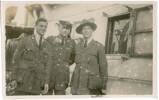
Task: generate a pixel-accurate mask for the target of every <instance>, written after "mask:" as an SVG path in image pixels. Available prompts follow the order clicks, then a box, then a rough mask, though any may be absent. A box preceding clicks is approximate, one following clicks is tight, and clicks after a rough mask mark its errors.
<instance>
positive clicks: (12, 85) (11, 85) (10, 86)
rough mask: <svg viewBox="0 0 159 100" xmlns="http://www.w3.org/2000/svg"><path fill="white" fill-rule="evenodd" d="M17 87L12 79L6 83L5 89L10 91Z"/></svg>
mask: <svg viewBox="0 0 159 100" xmlns="http://www.w3.org/2000/svg"><path fill="white" fill-rule="evenodd" d="M16 87H17V82H16V81H15V80H14V81H12V82H10V83H9V84H8V85H7V91H12V90H14V89H15V88H16Z"/></svg>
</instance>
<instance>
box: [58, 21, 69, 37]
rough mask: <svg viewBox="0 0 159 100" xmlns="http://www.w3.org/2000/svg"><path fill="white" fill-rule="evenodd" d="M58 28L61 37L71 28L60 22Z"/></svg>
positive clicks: (66, 34) (65, 35) (67, 33)
mask: <svg viewBox="0 0 159 100" xmlns="http://www.w3.org/2000/svg"><path fill="white" fill-rule="evenodd" d="M58 30H59V33H60V35H61V36H63V37H67V36H68V35H69V34H70V32H71V29H70V28H69V27H67V26H65V25H61V24H60V25H59V26H58Z"/></svg>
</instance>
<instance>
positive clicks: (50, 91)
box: [48, 89, 66, 95]
mask: <svg viewBox="0 0 159 100" xmlns="http://www.w3.org/2000/svg"><path fill="white" fill-rule="evenodd" d="M53 92H54V94H55V95H65V94H66V93H65V90H55V89H50V90H49V91H48V95H53Z"/></svg>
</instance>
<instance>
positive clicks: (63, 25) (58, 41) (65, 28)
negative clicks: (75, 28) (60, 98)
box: [47, 20, 75, 95]
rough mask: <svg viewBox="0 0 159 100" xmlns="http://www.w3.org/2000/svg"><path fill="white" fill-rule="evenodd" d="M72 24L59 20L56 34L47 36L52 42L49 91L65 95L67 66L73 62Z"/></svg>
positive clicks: (67, 79) (67, 78)
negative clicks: (57, 33)
mask: <svg viewBox="0 0 159 100" xmlns="http://www.w3.org/2000/svg"><path fill="white" fill-rule="evenodd" d="M71 29H72V24H71V23H70V22H68V21H63V20H60V21H59V23H58V30H59V35H58V36H55V37H54V36H50V37H48V39H47V40H48V41H49V42H50V43H51V44H52V48H51V50H52V54H51V56H52V67H51V70H50V71H51V72H50V83H49V87H50V88H49V93H48V94H53V93H54V94H55V95H65V94H66V93H65V90H66V88H67V87H68V85H69V76H70V73H69V66H70V65H71V64H72V63H73V62H74V44H75V43H74V41H73V40H72V39H71V38H70V34H71Z"/></svg>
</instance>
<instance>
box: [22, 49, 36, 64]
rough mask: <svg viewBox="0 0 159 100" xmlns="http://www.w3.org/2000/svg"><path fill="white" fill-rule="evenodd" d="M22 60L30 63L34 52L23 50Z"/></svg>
mask: <svg viewBox="0 0 159 100" xmlns="http://www.w3.org/2000/svg"><path fill="white" fill-rule="evenodd" d="M23 58H24V60H27V61H32V60H33V59H34V52H33V50H31V49H29V48H28V49H24V53H23Z"/></svg>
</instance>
